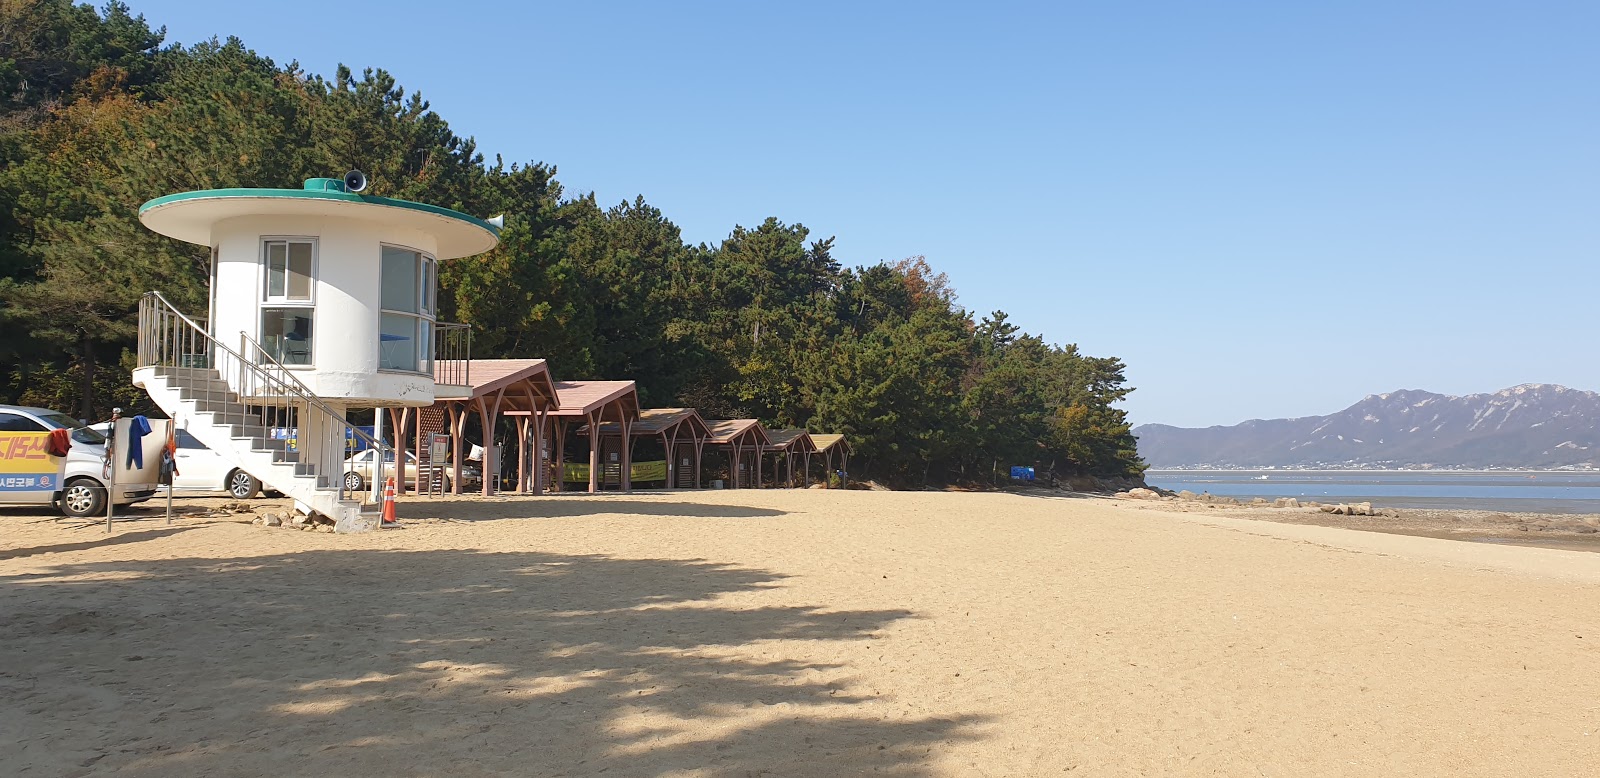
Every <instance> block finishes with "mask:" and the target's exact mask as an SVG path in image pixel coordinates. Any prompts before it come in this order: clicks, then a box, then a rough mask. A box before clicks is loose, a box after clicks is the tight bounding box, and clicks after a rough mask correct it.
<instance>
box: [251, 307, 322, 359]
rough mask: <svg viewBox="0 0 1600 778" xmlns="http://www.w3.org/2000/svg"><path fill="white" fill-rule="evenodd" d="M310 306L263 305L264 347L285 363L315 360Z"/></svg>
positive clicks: (262, 343) (262, 342) (262, 330)
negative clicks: (312, 349)
mask: <svg viewBox="0 0 1600 778" xmlns="http://www.w3.org/2000/svg"><path fill="white" fill-rule="evenodd" d="M311 311H312V309H310V308H262V309H261V348H262V349H264V350H265V351H266V352H267V353H268V354H271V355H272V358H273V359H276V360H278V362H279V363H281V364H284V365H309V364H311V334H312V333H311Z"/></svg>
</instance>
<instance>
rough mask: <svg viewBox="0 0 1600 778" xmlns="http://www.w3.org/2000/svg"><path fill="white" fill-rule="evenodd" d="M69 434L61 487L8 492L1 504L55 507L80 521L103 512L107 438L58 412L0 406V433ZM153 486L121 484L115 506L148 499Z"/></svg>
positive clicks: (154, 487)
mask: <svg viewBox="0 0 1600 778" xmlns="http://www.w3.org/2000/svg"><path fill="white" fill-rule="evenodd" d="M56 429H65V430H71V433H72V434H71V437H72V448H71V449H69V450H68V451H67V464H66V469H65V471H64V472H63V473H62V474H61V483H59V484H51V485H41V486H40V488H38V489H26V490H24V489H7V490H6V491H4V492H0V503H3V504H7V505H52V504H53V505H55V506H56V508H57V509H58V510H60V511H61V512H62V513H64V514H66V515H68V516H73V517H78V518H83V517H88V516H103V515H105V512H106V483H105V479H104V477H103V476H102V475H101V472H102V471H101V463H102V462H103V461H104V459H105V455H106V437H105V435H102V434H100V433H99V432H96V431H95V430H93V429H90V428H89V427H86V426H84V425H83V424H81V423H79V422H78V420H77V419H74V418H72V417H71V416H68V415H66V414H64V413H60V412H58V411H52V410H47V409H44V408H29V407H26V406H20V405H0V432H49V431H51V430H56ZM155 493H156V485H155V484H124V485H123V486H121V487H120V488H119V489H117V493H116V496H115V498H114V502H115V503H116V504H117V505H131V504H133V503H136V502H143V501H145V500H148V499H150V497H151V496H152V495H154V494H155Z"/></svg>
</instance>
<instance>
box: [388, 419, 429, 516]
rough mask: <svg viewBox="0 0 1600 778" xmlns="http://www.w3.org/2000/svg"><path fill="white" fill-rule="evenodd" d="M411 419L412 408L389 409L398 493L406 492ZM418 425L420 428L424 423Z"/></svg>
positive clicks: (395, 481)
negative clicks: (407, 445) (407, 431)
mask: <svg viewBox="0 0 1600 778" xmlns="http://www.w3.org/2000/svg"><path fill="white" fill-rule="evenodd" d="M410 421H411V409H410V408H390V409H389V426H390V427H391V428H392V429H393V430H394V485H395V486H394V489H395V494H397V495H399V494H405V493H406V453H407V452H406V425H407V424H408V423H410ZM417 426H418V427H419V428H420V427H421V426H422V425H420V424H418V425H417Z"/></svg>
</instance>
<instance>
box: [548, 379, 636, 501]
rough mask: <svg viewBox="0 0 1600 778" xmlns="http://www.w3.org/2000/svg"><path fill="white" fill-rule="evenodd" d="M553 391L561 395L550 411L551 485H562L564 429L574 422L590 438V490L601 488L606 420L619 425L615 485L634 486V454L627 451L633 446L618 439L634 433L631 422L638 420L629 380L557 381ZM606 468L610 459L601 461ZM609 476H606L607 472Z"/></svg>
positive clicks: (560, 487)
mask: <svg viewBox="0 0 1600 778" xmlns="http://www.w3.org/2000/svg"><path fill="white" fill-rule="evenodd" d="M555 388H556V394H557V395H558V396H559V397H560V398H561V401H560V405H559V406H558V407H557V408H556V409H555V410H552V411H550V414H549V415H550V421H551V422H553V425H552V426H553V430H554V433H555V447H554V456H553V457H552V458H553V459H554V460H555V465H556V468H557V469H556V470H555V473H554V476H553V478H552V479H551V480H552V485H553V486H554V487H555V489H556V491H561V489H562V485H561V482H562V479H563V475H562V470H561V468H562V466H563V465H564V464H565V463H566V450H567V448H566V446H567V431H568V430H569V429H571V428H573V426H574V425H577V426H578V427H580V428H582V429H584V430H585V431H586V432H587V433H588V438H589V491H590V492H598V491H600V477H601V467H602V460H601V448H602V440H601V436H600V430H601V427H602V426H603V425H604V424H606V423H607V422H615V423H616V424H617V425H619V430H620V433H621V434H620V435H618V436H617V438H616V445H615V448H616V449H619V450H618V451H614V452H610V451H608V452H607V453H608V454H615V455H616V456H615V458H616V459H618V460H620V461H618V462H616V463H615V464H616V467H615V472H616V474H617V476H616V484H617V488H619V489H621V490H622V491H624V492H626V491H629V490H630V489H632V488H633V484H632V478H631V477H630V476H631V472H630V471H631V470H632V469H633V456H632V454H631V453H630V450H631V449H632V448H633V447H632V446H625V445H621V441H623V440H629V439H631V438H632V436H633V426H634V424H636V423H637V422H638V421H639V392H638V390H637V388H636V387H635V386H634V383H633V382H632V381H557V382H555ZM603 464H604V465H605V467H606V469H607V470H611V469H612V468H611V465H612V463H611V462H609V461H607V462H604V463H603ZM608 479H609V476H608Z"/></svg>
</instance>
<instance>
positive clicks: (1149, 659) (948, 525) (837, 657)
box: [0, 491, 1600, 776]
mask: <svg viewBox="0 0 1600 778" xmlns="http://www.w3.org/2000/svg"><path fill="white" fill-rule="evenodd" d="M183 502H185V503H190V501H183ZM217 502H220V501H217ZM190 504H192V503H190ZM262 504H263V506H265V505H268V504H271V501H262ZM150 515H151V516H153V514H150ZM400 515H401V518H402V520H403V522H404V524H405V529H401V530H393V531H387V532H383V533H378V534H371V535H365V536H341V535H331V534H321V533H313V532H300V531H295V530H290V529H270V528H264V527H258V526H252V525H250V524H247V523H243V521H244V519H242V518H225V519H209V520H196V519H190V520H182V521H180V522H179V523H178V524H177V525H175V526H173V527H170V528H169V527H167V526H165V525H164V524H163V523H162V522H161V520H160V519H159V518H146V519H145V520H142V521H137V522H129V523H125V524H122V525H119V526H118V528H117V531H116V532H115V533H114V534H113V535H111V536H109V537H107V536H106V535H104V534H103V532H102V531H101V530H100V529H97V528H93V527H86V528H83V529H72V528H71V524H70V523H68V522H61V523H59V524H58V523H55V522H48V521H45V522H39V521H37V520H36V517H33V516H30V515H28V514H25V513H20V512H16V511H9V512H0V655H3V657H4V661H3V664H0V731H3V732H4V733H5V736H4V738H0V774H4V775H8V776H13V775H14V776H33V775H51V776H56V775H66V776H70V775H102V774H104V775H109V774H113V773H115V774H117V775H129V776H172V775H217V776H228V775H260V774H274V775H339V776H380V775H384V776H387V775H444V774H449V775H452V776H486V775H572V776H579V775H583V776H587V775H597V774H601V773H602V772H603V773H604V774H605V775H607V776H617V775H621V776H635V775H700V776H747V775H815V776H834V775H853V774H871V773H881V774H888V775H901V776H924V775H928V776H932V775H941V776H966V775H1030V776H1031V775H1059V774H1076V775H1133V774H1166V775H1230V776H1232V775H1279V776H1284V775H1293V776H1299V775H1395V774H1404V775H1507V776H1512V775H1515V776H1527V775H1562V776H1574V775H1594V774H1600V554H1589V553H1579V552H1572V551H1562V550H1552V549H1538V548H1519V547H1503V546H1493V545H1482V544H1470V543H1461V542H1455V541H1449V540H1439V539H1433V538H1421V537H1408V536H1400V535H1387V534H1378V533H1363V532H1356V531H1351V530H1345V529H1338V528H1328V527H1318V526H1304V525H1291V524H1282V523H1270V522H1262V521H1253V520H1248V519H1241V518H1234V517H1228V516H1211V515H1202V514H1182V513H1173V512H1163V511H1155V510H1149V509H1147V508H1142V507H1139V506H1137V505H1130V504H1125V503H1121V502H1116V501H1110V500H1084V499H1063V498H1049V497H1038V496H1033V497H1030V496H1022V495H1015V494H945V493H888V492H824V491H760V492H753V491H745V492H704V493H697V494H642V495H635V496H631V497H599V498H594V497H587V496H571V497H559V498H544V499H503V500H481V499H462V500H449V501H427V500H425V499H421V498H411V499H407V500H405V501H403V502H402V504H401V508H400Z"/></svg>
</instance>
